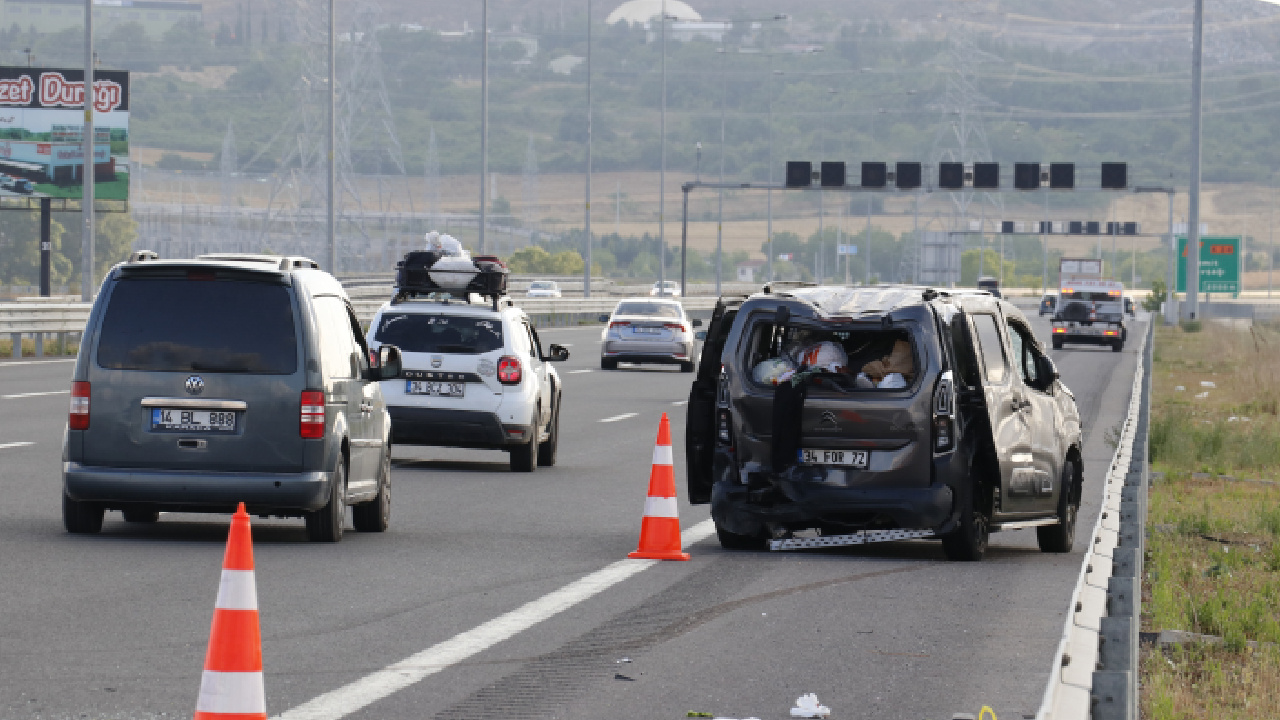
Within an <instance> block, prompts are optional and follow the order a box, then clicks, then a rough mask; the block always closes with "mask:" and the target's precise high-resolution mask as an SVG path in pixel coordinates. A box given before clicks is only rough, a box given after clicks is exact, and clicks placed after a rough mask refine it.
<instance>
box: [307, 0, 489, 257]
mask: <svg viewBox="0 0 1280 720" xmlns="http://www.w3.org/2000/svg"><path fill="white" fill-rule="evenodd" d="M329 2H333V0H329ZM488 182H489V0H481V3H480V254H482V255H483V254H484V229H485V225H486V224H487V222H488V220H489V207H488V206H489V203H488V200H487V198H486V193H485V190H486V187H487V185H488Z"/></svg>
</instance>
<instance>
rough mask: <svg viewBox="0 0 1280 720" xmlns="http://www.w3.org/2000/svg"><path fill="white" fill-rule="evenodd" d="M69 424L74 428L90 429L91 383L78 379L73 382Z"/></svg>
mask: <svg viewBox="0 0 1280 720" xmlns="http://www.w3.org/2000/svg"><path fill="white" fill-rule="evenodd" d="M67 426H68V427H70V428H71V429H72V430H88V429H89V383H87V382H84V381H81V380H76V381H75V382H73V383H71V414H70V416H69V417H68V419H67Z"/></svg>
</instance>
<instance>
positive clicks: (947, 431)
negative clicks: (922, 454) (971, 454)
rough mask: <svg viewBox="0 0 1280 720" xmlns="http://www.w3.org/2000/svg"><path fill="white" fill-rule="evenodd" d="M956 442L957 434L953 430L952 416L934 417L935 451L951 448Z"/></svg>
mask: <svg viewBox="0 0 1280 720" xmlns="http://www.w3.org/2000/svg"><path fill="white" fill-rule="evenodd" d="M954 443H955V435H954V433H953V432H952V426H951V418H949V417H935V418H934V419H933V450H934V452H943V451H946V450H950V449H951V446H952V445H953V444H954Z"/></svg>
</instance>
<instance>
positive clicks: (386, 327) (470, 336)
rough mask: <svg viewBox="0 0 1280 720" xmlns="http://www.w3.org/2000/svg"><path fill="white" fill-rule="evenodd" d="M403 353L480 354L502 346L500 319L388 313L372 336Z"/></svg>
mask: <svg viewBox="0 0 1280 720" xmlns="http://www.w3.org/2000/svg"><path fill="white" fill-rule="evenodd" d="M374 339H376V340H377V341H378V342H379V343H384V344H388V345H395V346H397V347H399V348H400V350H401V351H402V352H414V353H452V354H463V355H480V354H482V353H487V352H492V351H494V350H499V349H501V348H502V321H501V320H497V319H489V318H475V317H460V316H457V315H427V314H424V313H387V314H385V315H383V316H382V321H381V322H379V323H378V330H377V333H376V334H375V335H374Z"/></svg>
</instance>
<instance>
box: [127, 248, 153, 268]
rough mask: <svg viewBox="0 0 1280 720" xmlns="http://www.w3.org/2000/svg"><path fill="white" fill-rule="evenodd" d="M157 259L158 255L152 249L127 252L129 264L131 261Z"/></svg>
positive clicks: (138, 261)
mask: <svg viewBox="0 0 1280 720" xmlns="http://www.w3.org/2000/svg"><path fill="white" fill-rule="evenodd" d="M159 259H160V256H159V255H158V254H156V252H155V251H154V250H134V251H133V252H131V253H129V264H131V265H132V264H133V263H140V262H150V261H152V260H159Z"/></svg>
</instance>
